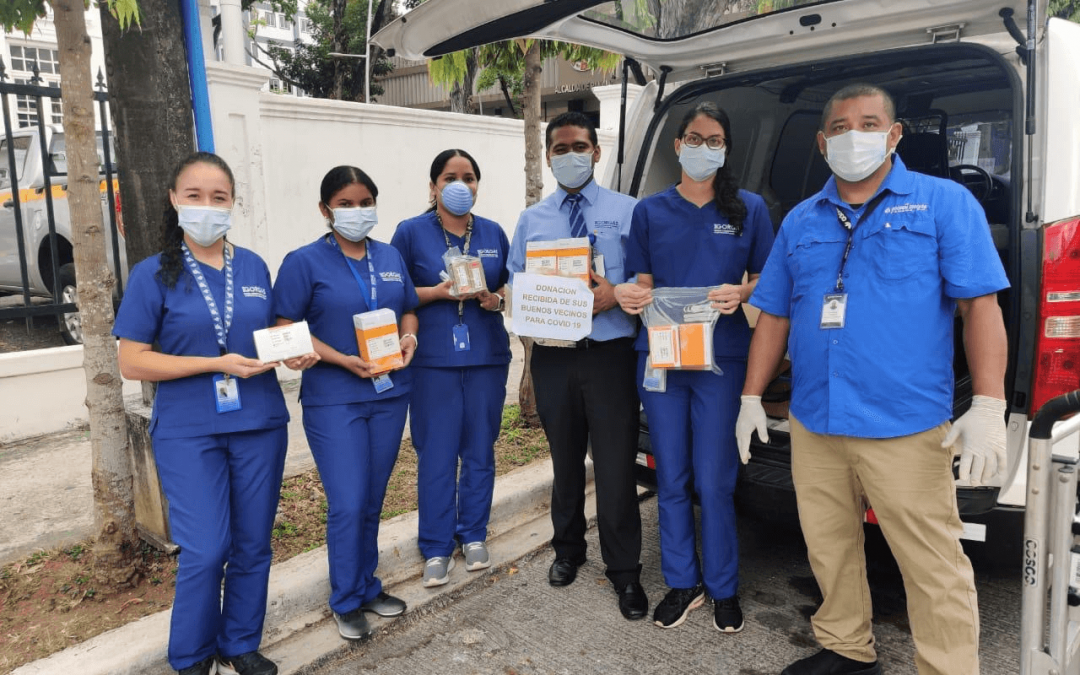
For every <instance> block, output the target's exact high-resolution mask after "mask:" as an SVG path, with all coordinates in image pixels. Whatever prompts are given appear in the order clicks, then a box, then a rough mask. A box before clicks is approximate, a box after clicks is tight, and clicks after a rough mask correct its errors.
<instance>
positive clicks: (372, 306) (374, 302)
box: [330, 234, 379, 311]
mask: <svg viewBox="0 0 1080 675" xmlns="http://www.w3.org/2000/svg"><path fill="white" fill-rule="evenodd" d="M330 243H331V244H333V245H334V248H336V249H337V250H338V251H341V257H342V258H344V259H345V264H346V265H348V266H349V271H350V272H352V275H353V279H356V285H357V286H359V287H360V298H361V299H362V300H363V301H364V305H366V306H367V308H368V311H375V310H376V309H378V308H379V302H378V299H379V293H378V290H377V288H376V286H375V265H373V264H372V263H371V258H372V255H371V244H370V242H369V243H368V245H367V246H366V247H365V251H364V253H365V255H364V257H365V258H367V268H368V275H369V276H370V278H371V302H370V303H369V302H368V299H367V293H365V291H366V290H367V289H366V288H364V280H363V279H362V278H361V277H360V273H359V272H357V271H356V265H355V264H353V261H352V260H350V259H349V256H347V255H345V251H342V250H341V244H339V243H338V241H337V237H335V236H334V235H333V234H331V235H330Z"/></svg>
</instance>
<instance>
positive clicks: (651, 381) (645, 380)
mask: <svg viewBox="0 0 1080 675" xmlns="http://www.w3.org/2000/svg"><path fill="white" fill-rule="evenodd" d="M641 388H642V389H644V390H645V391H653V392H656V393H658V394H663V393H665V392H666V391H667V370H666V369H664V368H653V367H652V357H651V356H648V357H646V358H645V375H644V376H643V377H642V379H641Z"/></svg>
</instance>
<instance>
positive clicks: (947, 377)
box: [750, 155, 1009, 438]
mask: <svg viewBox="0 0 1080 675" xmlns="http://www.w3.org/2000/svg"><path fill="white" fill-rule="evenodd" d="M892 161H893V168H892V170H891V171H890V172H889V175H888V176H886V178H885V180H884V181H883V182H882V185H881V188H880V189H879V190H878V193H879V194H880V193H882V192H884V193H885V197H884V198H883V199H882V200H881V203H880V204H878V206H877V208H876V209H875V210H874V211H873V212H872V213H871V214H870V216H869V217H868V218H867V219H866V222H861V218H862V216H863V213H864V211H865V210H866V205H862V206H861V207H860V208H858V209H855V210H852V209H851V207H850V206H849V205H848V204H846V203H845V202H844V201H842V200H841V199H840V196H839V194H837V192H836V181H835V179H833V178H829V180H828V182H826V183H825V187H824V188H823V189H822V190H821V192H818V193H817V194H815V195H813V196H812V197H810V198H809V199H807V200H806V201H804V202H802V203H800V204H799V205H798V206H796V207H795V208H794V209H792V211H791V213H789V214H788V215H787V217H786V218H784V223H783V225H782V226H781V228H780V232H779V234H778V235H777V237H776V244H775V245H774V246H773V250H772V253H771V254H770V255H769V262H768V263H767V264H766V265H765V270H764V272H762V274H761V278H760V279H759V280H758V284H757V288H756V289H755V290H754V295H753V297H751V298H750V303H751V304H752V305H754V306H755V307H758V308H760V309H761V310H762V311H764V312H768V313H769V314H773V315H776V316H782V317H788V318H789V319H790V321H791V333H790V337H789V338H788V350H789V352H790V353H791V363H792V392H791V413H792V414H793V415H794V416H795V417H797V418H798V419H799V421H800V422H801V423H802V424H803V425H804V426H806V428H807V429H809V430H810V431H813V432H815V433H819V434H838V435H844V436H857V437H862V438H895V437H898V436H907V435H910V434H914V433H918V432H921V431H926V430H927V429H931V428H933V427H935V426H937V425H939V424H941V423H942V422H945V421H946V420H948V419H949V418H950V417H951V415H952V405H953V380H954V375H953V330H954V328H953V326H954V323H953V322H954V317H955V314H956V299H957V298H975V297H978V296H982V295H988V294H990V293H996V292H997V291H1000V290H1002V289H1004V288H1008V286H1009V280H1008V278H1007V277H1006V276H1005V270H1004V268H1003V267H1002V265H1001V259H1000V258H999V257H998V253H997V251H996V250H995V249H994V242H993V239H992V238H991V236H990V227H989V225H987V222H986V216H985V215H984V213H983V210H982V208H981V207H980V206H979V204H978V202H976V201H975V198H974V197H972V196H971V193H970V192H968V190H967V189H965V188H964V187H963V186H961V185H959V184H957V183H954V182H953V181H950V180H945V179H941V178H934V177H931V176H925V175H923V174H919V173H915V172H912V171H908V170H907V168H906V167H905V166H904V163H903V161H901V160H900V158H899V157H897V156H896V155H893V159H892ZM871 201H872V200H871ZM837 207H839V208H841V209H843V210H844V212H845V213H846V214H847V215H848V218H849V219H850V220H851V222H852V223H854V224H855V232H854V246H853V247H852V249H851V254H850V257H849V258H848V261H847V266H846V267H845V270H844V290H845V291H846V292H847V296H848V299H847V314H846V321H845V325H844V327H843V328H833V329H822V328H821V308H822V303H823V302H824V298H825V294H826V293H832V292H834V289H835V288H836V275H837V273H838V272H839V270H840V259H841V257H842V256H843V252H844V247H845V246H846V244H847V239H848V232H847V230H846V229H844V227H843V226H842V225H841V224H840V222H839V220H838V218H837V215H836V209H837Z"/></svg>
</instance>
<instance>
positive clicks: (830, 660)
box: [780, 649, 881, 675]
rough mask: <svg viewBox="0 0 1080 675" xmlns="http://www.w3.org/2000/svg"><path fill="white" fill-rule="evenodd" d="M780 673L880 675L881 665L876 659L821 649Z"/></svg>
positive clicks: (799, 674)
mask: <svg viewBox="0 0 1080 675" xmlns="http://www.w3.org/2000/svg"><path fill="white" fill-rule="evenodd" d="M780 675H881V666H880V665H878V662H877V661H872V662H870V663H866V662H865V661H856V660H855V659H849V658H848V657H846V656H841V655H839V654H837V653H836V652H833V651H829V650H828V649H822V650H821V651H820V652H818V653H817V654H814V655H813V656H810V657H807V658H805V659H801V660H799V661H796V662H795V663H793V664H791V665H790V666H788V667H787V668H784V671H783V672H782V673H781V674H780Z"/></svg>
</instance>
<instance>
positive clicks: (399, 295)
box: [274, 234, 420, 405]
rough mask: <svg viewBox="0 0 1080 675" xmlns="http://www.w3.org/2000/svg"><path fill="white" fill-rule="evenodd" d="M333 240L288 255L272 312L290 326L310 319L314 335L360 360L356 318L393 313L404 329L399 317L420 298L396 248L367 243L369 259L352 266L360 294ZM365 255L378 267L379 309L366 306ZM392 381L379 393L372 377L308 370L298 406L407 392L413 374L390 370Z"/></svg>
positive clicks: (323, 367)
mask: <svg viewBox="0 0 1080 675" xmlns="http://www.w3.org/2000/svg"><path fill="white" fill-rule="evenodd" d="M331 236H332V235H329V234H328V235H324V236H322V237H319V238H318V239H317V240H315V241H314V242H312V243H310V244H308V245H307V246H303V247H301V248H298V249H296V250H295V251H293V252H292V253H290V254H289V255H287V256H285V260H284V261H282V263H281V268H280V269H279V270H278V276H277V282H276V283H275V284H274V312H275V314H277V316H280V317H282V318H285V319H289V320H291V321H303V320H306V321H307V322H308V327H309V328H310V329H311V334H312V335H313V336H315V337H317V338H319V339H320V340H322V341H323V342H325V343H326V344H328V345H330V346H331V347H333V348H334V349H336V350H338V351H339V352H341V353H342V354H346V355H349V356H358V355H359V354H360V347H359V345H357V344H356V329H355V327H354V326H353V315H354V314H362V313H363V312H367V311H369V310H374V309H392V310H394V313H395V314H396V315H397V318H398V324H399V325H400V323H401V317H402V316H403V315H404V314H405V312H411V311H412V310H414V309H416V306H417V304H419V302H420V299H419V298H418V297H417V296H416V288H415V287H414V286H413V282H412V279H410V278H409V272H408V270H407V269H406V268H405V263H404V261H403V260H402V259H401V255H400V254H399V253H398V252H397V249H396V248H394V247H393V246H390V245H389V244H383V243H381V242H378V241H375V240H373V239H368V240H367V255H366V256H365V257H364V258H362V259H360V260H354V261H353V264H354V265H355V266H356V271H357V272H358V273H359V275H360V279H361V281H362V282H363V285H364V289H363V291H361V289H360V286H359V285H357V283H356V278H355V277H354V276H353V274H352V272H351V271H350V270H349V264H348V263H347V262H346V261H345V256H344V255H343V254H342V252H341V249H339V248H338V247H336V246H334V245H333V244H332V243H331V242H330V237H331ZM367 256H371V260H372V264H373V265H374V266H375V278H376V282H375V288H376V293H375V295H376V296H377V297H376V299H377V301H378V305H379V306H378V307H377V308H376V307H370V308H369V307H368V303H370V302H371V289H369V288H367V286H368V285H369V283H370V282H369V278H370V273H369V271H368V266H367ZM418 341H419V339H418ZM390 379H391V381H392V382H393V383H394V386H393V387H391V388H390V389H387V390H386V391H384V392H382V393H381V394H380V393H378V392H376V391H375V385H374V384H372V382H373V380H372V378H364V377H357V376H356V375H354V374H353V373H351V372H349V371H348V370H345V369H344V368H339V367H338V366H332V365H330V364H328V363H323V362H320V363H318V364H317V365H315V366H314V367H312V368H309V369H307V370H305V371H304V375H303V379H302V380H301V387H300V401H301V402H302V403H303V404H304V405H337V404H340V403H360V402H364V401H375V400H379V399H388V398H395V397H397V396H401V395H403V394H407V393H409V390H410V388H411V387H412V373H411V372H410V371H409V369H408V368H405V369H402V370H395V371H392V372H391V373H390Z"/></svg>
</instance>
